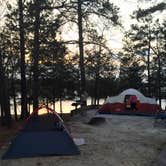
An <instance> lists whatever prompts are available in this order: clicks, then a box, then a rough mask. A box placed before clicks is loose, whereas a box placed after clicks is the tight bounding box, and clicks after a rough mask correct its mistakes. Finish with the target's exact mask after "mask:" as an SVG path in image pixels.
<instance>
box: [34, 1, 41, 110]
mask: <svg viewBox="0 0 166 166" xmlns="http://www.w3.org/2000/svg"><path fill="white" fill-rule="evenodd" d="M39 29H40V1H39V0H35V23H34V55H33V58H34V66H33V109H36V108H38V96H39V80H38V77H39V69H38V62H39Z"/></svg>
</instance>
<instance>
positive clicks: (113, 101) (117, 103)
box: [99, 89, 161, 115]
mask: <svg viewBox="0 0 166 166" xmlns="http://www.w3.org/2000/svg"><path fill="white" fill-rule="evenodd" d="M130 96H136V97H137V103H136V105H137V106H136V107H137V110H136V111H135V113H138V114H139V113H142V114H149V115H152V114H156V113H157V112H159V111H161V108H160V106H159V105H158V104H157V102H156V100H155V99H154V98H149V97H145V96H144V95H143V94H142V93H140V92H139V91H137V90H136V89H127V90H125V91H123V92H122V93H120V94H119V95H117V96H113V97H108V98H107V99H106V101H105V103H104V104H103V106H102V107H101V108H100V109H99V113H125V112H130V111H131V110H129V109H126V98H128V97H130Z"/></svg>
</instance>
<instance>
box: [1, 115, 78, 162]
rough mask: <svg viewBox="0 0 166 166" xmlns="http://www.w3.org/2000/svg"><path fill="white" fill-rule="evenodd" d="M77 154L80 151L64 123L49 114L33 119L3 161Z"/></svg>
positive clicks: (18, 136)
mask: <svg viewBox="0 0 166 166" xmlns="http://www.w3.org/2000/svg"><path fill="white" fill-rule="evenodd" d="M77 154H80V152H79V149H78V148H77V146H76V145H75V143H74V142H73V139H72V138H71V137H70V135H69V134H68V132H67V131H66V130H65V128H64V126H63V124H62V122H61V121H60V120H59V119H58V117H56V116H55V115H50V114H48V115H44V116H35V117H31V119H29V121H28V123H27V124H26V125H25V127H24V128H23V130H22V131H21V132H20V133H19V134H18V135H17V136H16V138H15V139H14V140H13V141H12V144H11V146H10V147H9V149H8V150H7V152H6V153H5V154H4V155H3V157H2V159H12V158H21V157H35V156H49V155H77Z"/></svg>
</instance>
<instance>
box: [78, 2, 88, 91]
mask: <svg viewBox="0 0 166 166" xmlns="http://www.w3.org/2000/svg"><path fill="white" fill-rule="evenodd" d="M77 3H78V9H77V12H78V32H79V54H80V59H79V66H80V74H81V84H80V86H81V88H80V89H81V94H83V92H84V91H85V90H86V79H85V68H84V46H83V29H82V8H81V5H82V0H78V2H77Z"/></svg>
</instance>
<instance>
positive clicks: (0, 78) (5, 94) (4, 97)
mask: <svg viewBox="0 0 166 166" xmlns="http://www.w3.org/2000/svg"><path fill="white" fill-rule="evenodd" d="M0 83H1V86H0V105H1V112H2V116H3V112H4V119H3V120H4V121H3V122H4V124H5V125H7V126H10V124H11V113H10V99H9V91H8V84H7V80H6V78H5V74H4V69H3V64H2V53H1V52H0Z"/></svg>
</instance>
